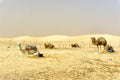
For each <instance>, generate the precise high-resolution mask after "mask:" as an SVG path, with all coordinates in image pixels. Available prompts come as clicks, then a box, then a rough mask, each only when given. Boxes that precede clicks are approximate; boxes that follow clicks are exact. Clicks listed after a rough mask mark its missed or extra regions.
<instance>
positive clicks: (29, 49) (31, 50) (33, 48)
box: [18, 43, 38, 54]
mask: <svg viewBox="0 0 120 80" xmlns="http://www.w3.org/2000/svg"><path fill="white" fill-rule="evenodd" d="M18 49H19V50H20V51H21V52H22V53H23V54H25V53H27V54H33V53H36V52H38V49H37V47H36V46H26V47H25V48H24V49H22V47H21V44H20V43H19V44H18Z"/></svg>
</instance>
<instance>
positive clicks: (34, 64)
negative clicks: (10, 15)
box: [0, 46, 120, 80]
mask: <svg viewBox="0 0 120 80" xmlns="http://www.w3.org/2000/svg"><path fill="white" fill-rule="evenodd" d="M0 47H1V48H0V80H120V52H119V51H117V52H116V53H105V54H95V53H94V49H93V48H68V49H67V48H66V49H53V50H50V49H39V51H40V53H43V54H44V57H43V58H37V57H28V56H26V55H19V50H17V48H14V47H11V48H8V49H7V46H0Z"/></svg>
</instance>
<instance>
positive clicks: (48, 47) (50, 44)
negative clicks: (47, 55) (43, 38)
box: [44, 43, 55, 49]
mask: <svg viewBox="0 0 120 80" xmlns="http://www.w3.org/2000/svg"><path fill="white" fill-rule="evenodd" d="M44 47H45V48H46V49H54V48H55V46H54V45H53V44H52V43H44Z"/></svg>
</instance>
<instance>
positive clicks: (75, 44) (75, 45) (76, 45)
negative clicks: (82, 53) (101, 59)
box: [71, 43, 80, 48]
mask: <svg viewBox="0 0 120 80" xmlns="http://www.w3.org/2000/svg"><path fill="white" fill-rule="evenodd" d="M71 47H75V48H77V47H80V46H79V45H78V43H74V44H71Z"/></svg>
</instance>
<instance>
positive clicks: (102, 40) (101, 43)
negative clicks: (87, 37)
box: [91, 37, 107, 51]
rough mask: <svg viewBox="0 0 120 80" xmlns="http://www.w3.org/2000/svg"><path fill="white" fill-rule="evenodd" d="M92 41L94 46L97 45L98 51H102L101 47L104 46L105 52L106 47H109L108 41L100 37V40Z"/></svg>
mask: <svg viewBox="0 0 120 80" xmlns="http://www.w3.org/2000/svg"><path fill="white" fill-rule="evenodd" d="M91 40H92V43H93V44H94V45H97V47H98V51H100V50H101V46H102V45H103V46H104V50H103V51H105V49H106V46H107V41H106V40H105V38H103V37H99V38H98V39H97V40H96V39H95V37H92V38H91Z"/></svg>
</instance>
